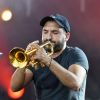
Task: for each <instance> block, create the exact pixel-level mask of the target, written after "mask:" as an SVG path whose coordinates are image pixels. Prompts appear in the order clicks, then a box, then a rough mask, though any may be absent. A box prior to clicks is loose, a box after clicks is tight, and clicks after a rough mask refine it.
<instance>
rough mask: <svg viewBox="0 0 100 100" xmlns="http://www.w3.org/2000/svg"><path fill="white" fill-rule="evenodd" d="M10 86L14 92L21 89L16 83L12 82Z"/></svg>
mask: <svg viewBox="0 0 100 100" xmlns="http://www.w3.org/2000/svg"><path fill="white" fill-rule="evenodd" d="M10 88H11V90H12V91H13V92H17V91H19V90H20V88H18V87H17V86H16V85H15V84H13V83H11V84H10Z"/></svg>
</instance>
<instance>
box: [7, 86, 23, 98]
mask: <svg viewBox="0 0 100 100" xmlns="http://www.w3.org/2000/svg"><path fill="white" fill-rule="evenodd" d="M23 94H24V88H23V89H22V90H20V91H18V92H13V91H12V90H11V88H9V89H8V95H9V97H10V98H12V99H19V98H21V97H22V96H23Z"/></svg>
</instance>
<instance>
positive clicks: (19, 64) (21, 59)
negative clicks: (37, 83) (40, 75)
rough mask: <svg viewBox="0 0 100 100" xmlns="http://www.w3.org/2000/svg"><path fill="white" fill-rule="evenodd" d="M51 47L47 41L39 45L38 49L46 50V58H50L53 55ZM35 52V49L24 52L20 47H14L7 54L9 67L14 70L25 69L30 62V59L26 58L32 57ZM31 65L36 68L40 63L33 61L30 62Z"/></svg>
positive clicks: (51, 44)
mask: <svg viewBox="0 0 100 100" xmlns="http://www.w3.org/2000/svg"><path fill="white" fill-rule="evenodd" d="M53 47H54V45H53V43H51V42H50V41H47V42H45V43H43V44H41V45H40V48H46V52H47V55H48V56H51V55H52V54H53V53H54V50H53ZM36 51H37V49H36V48H34V49H32V50H31V51H25V50H24V49H22V48H20V47H14V48H13V49H12V50H11V51H10V52H9V60H10V63H11V65H12V66H13V67H15V68H24V67H26V66H27V65H28V64H29V62H30V58H29V57H28V55H30V54H33V55H34V54H35V53H36ZM32 63H33V65H34V67H35V68H37V67H38V65H39V64H40V63H41V62H39V61H37V60H34V61H32Z"/></svg>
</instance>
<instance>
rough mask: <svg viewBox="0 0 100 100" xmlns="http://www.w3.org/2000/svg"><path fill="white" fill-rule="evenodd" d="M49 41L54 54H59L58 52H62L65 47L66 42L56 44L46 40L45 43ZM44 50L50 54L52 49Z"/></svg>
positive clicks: (46, 48)
mask: <svg viewBox="0 0 100 100" xmlns="http://www.w3.org/2000/svg"><path fill="white" fill-rule="evenodd" d="M47 41H50V42H51V43H52V44H53V52H54V53H57V52H60V51H61V50H62V49H63V47H64V40H62V41H60V42H55V41H52V40H45V41H44V42H43V43H45V42H47ZM44 49H45V50H46V51H47V52H48V51H49V52H50V48H48V47H46V46H45V47H44Z"/></svg>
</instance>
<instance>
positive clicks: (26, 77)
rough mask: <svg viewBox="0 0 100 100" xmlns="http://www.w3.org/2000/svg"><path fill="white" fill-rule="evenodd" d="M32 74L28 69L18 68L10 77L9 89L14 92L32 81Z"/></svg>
mask: <svg viewBox="0 0 100 100" xmlns="http://www.w3.org/2000/svg"><path fill="white" fill-rule="evenodd" d="M32 77H33V74H32V72H31V71H30V70H29V69H26V68H18V69H16V71H15V72H14V74H13V75H12V77H11V84H10V86H11V89H12V91H14V92H16V91H19V90H20V89H22V88H23V87H24V86H25V85H26V84H28V83H29V82H30V81H31V80H32Z"/></svg>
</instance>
